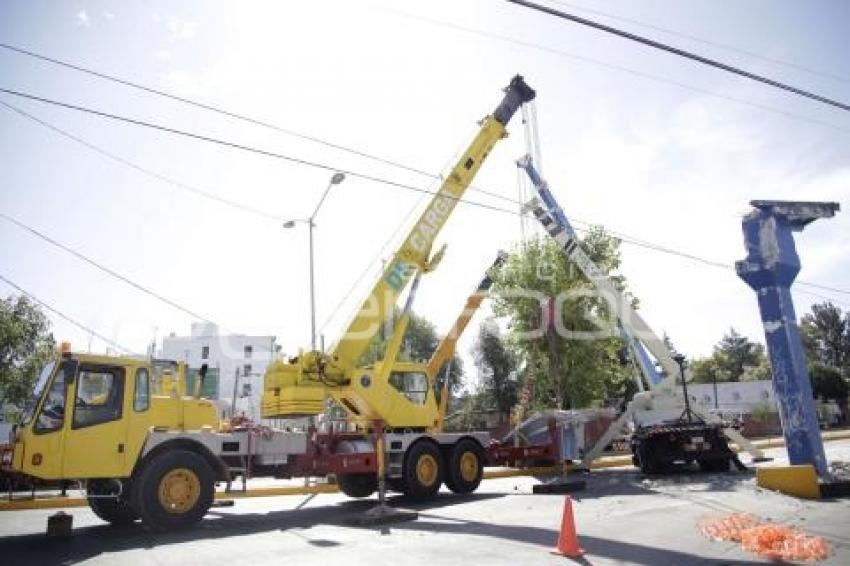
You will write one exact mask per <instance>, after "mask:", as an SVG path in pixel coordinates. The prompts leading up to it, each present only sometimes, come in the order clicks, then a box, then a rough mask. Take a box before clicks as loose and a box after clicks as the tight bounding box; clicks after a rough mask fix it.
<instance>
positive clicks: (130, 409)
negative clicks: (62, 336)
mask: <svg viewBox="0 0 850 566" xmlns="http://www.w3.org/2000/svg"><path fill="white" fill-rule="evenodd" d="M185 379H186V367H185V364H183V363H176V362H165V363H163V362H154V361H150V360H146V359H140V358H133V357H115V356H100V355H93V354H85V353H74V352H71V351H70V348H69V347H67V346H65V345H64V344H63V349H62V351H61V353H60V355H58V356H57V357H56V358H55V359H53V360H51V361H49V362H48V363H47V364H46V365H45V366H44V367H43V368H42V370H41V373H40V374H39V377H38V379H37V381H36V384H35V387H34V389H33V393H32V396H31V397H30V399H29V401H28V402H27V403H26V405H25V407H24V410H23V411H22V413H21V418H20V422H19V423H18V424H16V425H15V426H14V427H13V429H12V431H11V433H10V435H9V436H10V437H9V444H8V445H7V447H6V449H5V450H4V451H3V454H2V462H0V463H2V467H3V469H4V471H9V472H11V473H16V474H22V475H24V476H27V477H29V478H31V479H34V480H35V481H39V480H41V481H45V482H51V481H66V480H80V481H83V482H85V483H86V485H87V491H88V497H89V503H90V504H91V507H92V509H93V510H94V512H95V513H96V514H97V515H98V516H100V517H101V518H103V519H105V520H107V521H110V522H125V521H128V520H135V519H136V518H138V516H139V515H138V512H137V511H136V510H133V509H132V508H131V506H130V505H129V501H130V499H129V490H130V484H131V483H132V482H131V480H132V478H134V477H136V478H138V477H139V470H140V467H141V464H142V462H143V460H144V459H145V455H146V453H147V451H148V450H149V448H150V436H151V433H152V432H154V431H165V430H171V431H193V430H194V431H201V430H218V429H219V428H220V422H219V414H218V408H217V407H216V405H215V404H214V402H212V401H210V400H208V399H202V398H196V397H189V396H186V395H184V394H183V392H184V391H185V389H186V388H185ZM122 498H123V499H122ZM167 500H168V497H164V498H163V501H164V502H165V503H164V505H165V506H168V505H170V504H169V503H168V501H167Z"/></svg>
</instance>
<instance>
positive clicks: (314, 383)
mask: <svg viewBox="0 0 850 566" xmlns="http://www.w3.org/2000/svg"><path fill="white" fill-rule="evenodd" d="M534 96H535V93H534V91H533V90H532V89H531V88H529V87H528V86H527V85H526V84H525V82H524V81H523V79H522V77H520V76H516V77H514V78H513V80H512V81H511V83H510V84H509V85H508V87H507V88H506V89H505V95H504V98H503V99H502V101H501V103H500V104H499V106H498V107H496V109H495V110H494V111H493V113H492V114H490V115H489V116H487V117H486V118H485V119H484V120H483V121H482V122H481V127H480V129H479V131H478V134H477V135H476V136H475V138H474V139H473V140H472V142H471V143H470V145H469V147H468V148H467V150H466V151H465V152H464V153H463V155H462V156H461V157H460V159H459V160H458V162H457V164H456V165H455V166H454V167H453V168H452V170H451V173H450V174H449V175H448V177H447V178H446V179H445V181H444V182H443V184H442V186H441V187H440V189H439V190H438V191H437V192H436V193H435V195H434V197H433V198H432V200H431V202H430V203H429V204H428V207H427V208H426V209H425V211H424V212H423V213H422V215H421V216H420V217H419V219H418V220H417V221H416V224H415V225H414V226H413V229H412V230H411V231H410V233H409V234H408V235H407V238H405V240H404V243H403V244H402V245H401V247H400V248H399V249H398V251H397V252H396V253H395V255H394V256H393V259H392V261H390V262H389V264H388V266H387V268H386V269H385V270H384V273H383V274H382V276H381V278H380V279H379V280H378V282H377V283H376V284H375V286H374V288H373V289H372V291H371V293H370V294H369V296H368V297H367V298H366V300H365V301H364V302H363V304H362V305H361V307H360V309H359V310H358V312H357V314H356V315H355V316H354V319H353V320H352V322H351V323H350V324H349V325H348V327H347V328H346V330H345V332H344V333H343V335H342V337H341V338H340V340H339V341H338V342H337V344H336V345H335V346H334V347H333V348H332V349H331V351H330V352H329V353H327V354H325V353H323V352H307V353H304V354H302V355H300V356H299V357H298V358H297V359H294V360H292V361H291V362H290V363H283V362H276V363H274V364H272V365H271V366H270V367H269V369H268V370H267V371H266V376H265V384H264V389H265V391H264V394H263V404H262V414H263V417H264V418H275V417H287V416H292V415H303V414H317V413H319V412H321V411H322V410H323V403H324V398H325V395H326V394H330V395H332V396H333V397H334V398H335V399H336V400H337V401H338V402H340V403H341V404H342V405H343V406H344V407H346V409H348V410H349V412H351V413H354V414H355V415H357V416H358V417H359V418H361V419H383V420H384V421H385V422H386V423H387V424H388V425H389V426H405V424H404V423H403V422H401V421H403V420H404V418H405V417H404V415H405V411H406V409H405V408H404V407H403V406H402V405H398V407H397V408H395V409H393V411H392V413H394V414H392V415H388V414H385V411H383V410H381V409H380V408H379V407H378V405H382V404H383V403H384V402H385V401H386V399H383V398H382V396H383V395H392V391H390V389H392V387H391V386H389V385H388V384H386V383H383V382H382V380H378V381H379V382H378V383H375V382H373V379H372V376H370V375H367V374H365V373H364V372H360V371H358V369H357V363H358V361H359V360H360V358H361V356H362V355H363V352H365V351H366V349H367V348H368V346H369V343H370V342H371V340H372V338H373V337H374V336H375V334H376V333H377V332H378V330H379V329H380V328H381V326H382V325H383V324H384V322H385V321H386V320H387V319H388V317H389V316H390V315H391V314H392V312H393V308H394V307H395V304H396V302H397V301H398V298H399V296H400V295H401V293H402V292H403V291H404V289H405V287H406V286H407V285H408V283H409V282H410V280H411V278H412V276H413V274H414V273H415V272H417V271H419V272H423V273H424V272H427V271H429V270H430V269H432V267H433V265H434V263H436V261H435V260H436V259H437V258H432V257H431V248H432V246H433V244H434V239H435V238H436V237H437V234H439V232H440V230H441V229H442V228H443V226H444V225H445V223H446V221H447V220H448V218H449V216H450V215H451V213H452V211H453V210H454V208H455V206H457V203H458V200H459V199H460V198H462V197H463V194H464V193H465V192H466V189H467V188H468V187H469V185H470V183H471V182H472V179H473V177H475V174H476V173H477V172H478V170H479V168H480V167H481V165H482V163H483V162H484V160H485V159H486V158H487V155H488V154H489V153H490V151H491V150H492V149H493V146H494V145H495V144H496V142H498V141H499V140H500V139H501V138H503V137H505V135H506V133H505V125H506V124H507V123H508V122H509V121H510V119H511V117H512V116H513V115H514V114H515V113H516V111H517V110H518V109H519V107H520V106H521V105H522V104H524V103H526V102H528V101H530V100H532V99H533V98H534ZM378 399H381V402H378V401H377V400H378Z"/></svg>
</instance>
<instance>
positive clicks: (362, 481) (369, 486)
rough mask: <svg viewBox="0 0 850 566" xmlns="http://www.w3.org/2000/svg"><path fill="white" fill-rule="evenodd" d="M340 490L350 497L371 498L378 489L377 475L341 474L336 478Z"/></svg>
mask: <svg viewBox="0 0 850 566" xmlns="http://www.w3.org/2000/svg"><path fill="white" fill-rule="evenodd" d="M336 483H337V485H338V486H339V490H340V491H341V492H343V493H344V494H346V495H347V496H348V497H356V498H363V497H369V496H370V495H372V494H373V493H375V490H377V489H378V478H377V477H376V476H375V474H340V475H338V476H337V478H336Z"/></svg>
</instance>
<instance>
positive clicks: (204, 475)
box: [135, 450, 215, 531]
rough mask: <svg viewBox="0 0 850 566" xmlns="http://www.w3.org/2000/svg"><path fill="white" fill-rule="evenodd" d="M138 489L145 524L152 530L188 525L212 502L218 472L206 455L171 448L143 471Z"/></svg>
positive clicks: (140, 510) (199, 516) (201, 514)
mask: <svg viewBox="0 0 850 566" xmlns="http://www.w3.org/2000/svg"><path fill="white" fill-rule="evenodd" d="M137 483H138V489H137V490H136V492H135V495H136V500H137V502H138V508H139V515H140V516H141V518H142V524H143V525H144V526H145V527H146V528H148V529H150V530H153V531H167V530H172V529H181V528H185V527H188V526H190V525H192V524H194V523H196V522H198V521H200V520H201V519H202V518H203V517H204V515H206V514H207V511H208V510H209V508H210V505H212V501H213V492H214V483H215V475H214V474H213V470H212V468H211V467H210V465H209V464H208V463H207V461H206V460H205V459H204V457H203V456H201V455H199V454H196V453H195V452H191V451H189V450H170V451H167V452H164V453H162V454H160V455H158V456H156V457H155V458H154V459H153V460H152V461H151V462H149V463H148V464H147V465H146V466H145V467H144V468H143V469H142V471H141V474H140V475H139V480H138V482H137Z"/></svg>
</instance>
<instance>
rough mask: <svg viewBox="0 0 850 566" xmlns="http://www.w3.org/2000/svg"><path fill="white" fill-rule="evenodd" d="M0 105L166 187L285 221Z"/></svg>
mask: <svg viewBox="0 0 850 566" xmlns="http://www.w3.org/2000/svg"><path fill="white" fill-rule="evenodd" d="M0 105H2V106H5V107H6V108H8V109H9V110H11V111H12V112H15V113H17V114H19V115H21V116H23V117H25V118H27V119H29V120H32V121H33V122H36V123H38V124H40V125H42V126H44V127H45V128H47V129H48V130H51V131H53V132H55V133H57V134H59V135H60V136H63V137H65V138H67V139H69V140H71V141H73V142H76V143H78V144H80V145H82V146H84V147H86V148H88V149H90V150H91V151H93V152H95V153H97V154H99V155H102V156H103V157H106V158H107V159H111V160H112V161H115V162H116V163H120V164H121V165H124V166H125V167H129V168H131V169H134V170H136V171H138V172H139V173H141V174H143V175H146V176H148V177H150V178H152V179H156V180H157V181H161V182H163V183H166V184H168V185H171V186H174V187H176V188H177V189H180V190H183V191H186V192H188V193H191V194H194V195H196V196H199V197H202V198H205V199H209V200H212V201H215V202H218V203H220V204H223V205H225V206H229V207H231V208H235V209H237V210H241V211H243V212H250V213H251V214H256V215H258V216H262V217H264V218H268V219H269V220H274V221H279V222H280V221H283V220H286V218H284V217H283V216H278V215H275V214H269V213H268V212H266V211H264V210H260V209H259V208H254V207H252V206H249V205H247V204H243V203H240V202H236V201H233V200H230V199H226V198H223V197H220V196H218V195H214V194H212V193H210V192H207V191H204V190H201V189H199V188H197V187H193V186H192V185H188V184H186V183H183V182H181V181H176V180H174V179H170V178H168V177H166V176H165V175H162V174H160V173H157V172H156V171H151V170H150V169H148V168H146V167H142V166H141V165H139V164H137V163H134V162H132V161H130V160H128V159H124V158H123V157H121V156H119V155H116V154H114V153H112V152H111V151H108V150H106V149H104V148H102V147H100V146H97V145H95V144H93V143H91V142H89V141H86V140H84V139H83V138H81V137H79V136H77V135H75V134H72V133H71V132H69V131H67V130H65V129H62V128H60V127H59V126H57V125H55V124H51V123H50V122H47V121H46V120H42V119H41V118H39V117H37V116H34V115H33V114H30V113H29V112H27V111H25V110H22V109H21V108H18V107H17V106H15V105H13V104H9V103H8V102H4V101H3V100H0Z"/></svg>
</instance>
